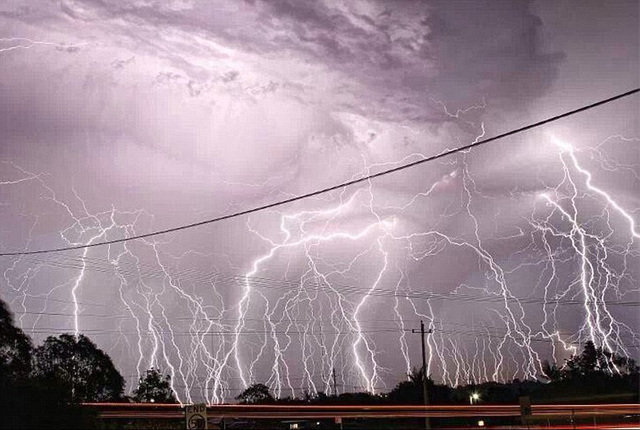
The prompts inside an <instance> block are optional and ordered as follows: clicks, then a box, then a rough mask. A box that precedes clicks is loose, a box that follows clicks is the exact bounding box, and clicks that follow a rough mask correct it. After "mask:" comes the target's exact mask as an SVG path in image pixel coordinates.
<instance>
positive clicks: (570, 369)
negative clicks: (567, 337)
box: [545, 341, 638, 379]
mask: <svg viewBox="0 0 640 430" xmlns="http://www.w3.org/2000/svg"><path fill="white" fill-rule="evenodd" d="M546 370H549V371H550V372H552V373H553V376H554V377H556V379H572V378H584V377H589V376H591V375H594V374H603V373H604V374H608V375H637V374H638V366H637V365H636V362H635V361H634V360H633V359H631V358H628V357H623V356H621V355H618V354H615V353H612V352H609V351H607V350H605V349H604V348H602V347H596V346H595V344H594V343H593V342H592V341H587V342H586V343H585V345H584V350H583V351H582V353H580V354H577V355H574V356H572V357H571V358H570V359H569V360H567V363H566V365H565V367H564V368H563V369H560V370H559V371H557V369H553V368H551V367H550V368H549V369H545V371H546ZM554 370H556V372H553V371H554ZM548 376H549V377H550V378H551V379H553V378H552V375H548Z"/></svg>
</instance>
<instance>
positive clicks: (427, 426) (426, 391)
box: [411, 320, 433, 430]
mask: <svg viewBox="0 0 640 430" xmlns="http://www.w3.org/2000/svg"><path fill="white" fill-rule="evenodd" d="M411 333H420V334H421V335H422V398H423V399H424V405H425V406H429V389H428V388H427V354H426V352H425V351H426V350H425V334H430V333H433V331H432V330H431V329H429V330H426V331H425V329H424V321H422V320H420V330H419V331H418V330H416V329H412V330H411ZM424 428H425V429H426V430H430V429H431V422H430V420H429V416H428V415H427V416H425V418H424Z"/></svg>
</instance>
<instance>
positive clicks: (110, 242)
mask: <svg viewBox="0 0 640 430" xmlns="http://www.w3.org/2000/svg"><path fill="white" fill-rule="evenodd" d="M638 92H640V88H635V89H633V90H631V91H627V92H624V93H621V94H617V95H615V96H613V97H609V98H607V99H604V100H600V101H597V102H594V103H591V104H589V105H586V106H582V107H580V108H578V109H574V110H571V111H568V112H565V113H562V114H560V115H556V116H553V117H550V118H547V119H543V120H541V121H538V122H535V123H533V124H529V125H525V126H523V127H520V128H517V129H514V130H511V131H508V132H506V133H502V134H499V135H497V136H494V137H490V138H488V139H484V140H480V141H477V142H473V143H470V144H469V145H464V146H460V147H458V148H454V149H450V150H447V151H443V152H441V153H439V154H436V155H432V156H431V157H427V158H423V159H421V160H418V161H414V162H411V163H408V164H403V165H402V166H398V167H394V168H391V169H388V170H383V171H381V172H378V173H374V174H371V175H367V176H363V177H362V178H359V179H353V180H351V181H347V182H342V183H340V184H337V185H332V186H330V187H327V188H322V189H320V190H316V191H312V192H310V193H306V194H301V195H299V196H295V197H291V198H288V199H284V200H279V201H276V202H273V203H269V204H266V205H262V206H256V207H254V208H251V209H246V210H244V211H239V212H234V213H231V214H227V215H223V216H220V217H216V218H211V219H207V220H204V221H199V222H195V223H191V224H185V225H181V226H178V227H172V228H168V229H164V230H157V231H154V232H150V233H145V234H140V235H136V236H131V237H126V238H121V239H113V240H108V241H104V242H97V243H91V244H87V245H77V246H67V247H61V248H52V249H39V250H35V251H15V252H3V253H0V257H16V256H20V255H34V254H48V253H54V252H63V251H75V250H79V249H86V248H94V247H98V246H104V245H114V244H116V243H123V242H127V241H130V240H138V239H144V238H148V237H153V236H159V235H163V234H167V233H174V232H177V231H181V230H187V229H191V228H195V227H200V226H203V225H207V224H213V223H216V222H220V221H224V220H228V219H231V218H237V217H240V216H244V215H249V214H252V213H255V212H261V211H264V210H266V209H271V208H274V207H278V206H282V205H286V204H289V203H293V202H296V201H299V200H304V199H308V198H309V197H315V196H318V195H321V194H325V193H328V192H331V191H335V190H338V189H341V188H345V187H349V186H351V185H356V184H360V183H362V182H367V181H370V180H371V179H376V178H379V177H382V176H385V175H389V174H392V173H396V172H399V171H401V170H405V169H409V168H411V167H415V166H418V165H421V164H424V163H428V162H430V161H434V160H437V159H439V158H443V157H446V156H448V155H452V154H455V153H457V152H461V151H466V150H468V149H471V148H475V147H477V146H480V145H484V144H486V143H490V142H493V141H496V140H499V139H503V138H505V137H509V136H513V135H515V134H519V133H522V132H524V131H527V130H531V129H533V128H537V127H540V126H542V125H545V124H549V123H551V122H555V121H558V120H560V119H563V118H566V117H568V116H572V115H575V114H577V113H580V112H584V111H587V110H590V109H593V108H595V107H598V106H602V105H604V104H607V103H611V102H613V101H615V100H618V99H621V98H624V97H628V96H630V95H633V94H636V93H638Z"/></svg>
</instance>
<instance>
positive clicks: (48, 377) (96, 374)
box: [34, 334, 124, 403]
mask: <svg viewBox="0 0 640 430" xmlns="http://www.w3.org/2000/svg"><path fill="white" fill-rule="evenodd" d="M34 374H35V376H36V378H38V379H39V380H40V381H41V383H43V384H48V385H55V386H57V387H60V389H61V395H62V396H63V397H64V399H65V400H66V401H68V402H71V403H78V402H104V401H117V400H120V399H121V398H122V393H123V391H124V379H123V378H122V376H121V375H120V373H118V371H117V370H116V368H115V366H114V365H113V362H112V361H111V358H109V356H108V355H107V354H105V353H104V352H103V351H102V350H100V349H98V347H96V345H95V344H94V343H93V342H91V340H89V339H88V338H87V337H86V336H84V335H78V336H73V335H71V334H63V335H60V336H59V337H53V336H50V337H48V338H47V339H46V340H45V341H44V343H43V344H42V345H41V346H39V347H38V348H36V349H35V353H34Z"/></svg>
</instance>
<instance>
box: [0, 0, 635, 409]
mask: <svg viewBox="0 0 640 430" xmlns="http://www.w3.org/2000/svg"><path fill="white" fill-rule="evenodd" d="M639 16H640V10H639V5H638V3H637V2H636V1H617V0H615V1H608V2H599V1H555V2H546V1H532V2H528V1H519V2H514V1H510V2H507V1H486V2H485V1H360V0H349V1H339V0H323V1H313V2H312V1H293V0H290V1H286V0H281V1H279V0H274V1H259V0H255V1H248V0H247V1H190V0H174V1H160V0H158V1H156V0H136V1H128V2H123V1H119V0H86V1H84V0H60V1H56V2H39V1H12V0H9V1H5V2H3V3H2V4H1V5H0V219H1V220H2V222H1V223H0V249H1V250H3V251H15V250H23V249H44V248H51V247H60V246H65V245H69V244H87V243H95V242H100V241H103V240H105V239H114V238H120V237H124V236H125V235H127V236H131V235H134V234H140V233H147V232H150V231H153V230H158V229H164V228H169V227H174V226H177V225H181V224H187V223H191V222H196V221H199V220H202V219H205V218H209V217H213V216H219V215H223V214H226V213H229V212H232V211H236V210H241V209H246V208H249V207H252V206H256V205H261V204H265V203H268V202H271V201H275V200H277V199H281V198H286V197H289V196H292V195H296V194H300V193H306V192H309V191H312V190H314V189H317V188H322V187H326V186H329V185H332V184H335V183H339V182H342V181H346V180H349V179H351V178H356V177H358V176H361V175H364V174H367V173H374V172H376V171H380V170H382V169H386V168H390V167H394V166H397V165H400V164H403V163H406V162H410V161H415V160H418V159H420V158H421V157H426V156H430V155H433V154H436V153H438V152H440V151H442V150H444V149H448V148H454V147H456V146H460V145H465V144H468V143H470V142H472V141H474V140H475V139H479V138H481V137H483V136H484V137H489V136H493V135H496V134H499V133H501V132H505V131H508V130H509V129H511V128H515V127H518V126H521V125H525V124H527V123H530V122H535V121H538V120H540V119H543V118H546V117H549V116H552V115H556V114H559V113H561V112H563V111H565V110H569V109H573V108H576V107H579V106H581V105H583V104H588V103H591V102H593V101H596V100H599V99H602V98H605V97H609V96H611V95H614V94H616V93H620V92H624V91H627V90H630V89H632V88H635V87H638V86H639V81H640V78H639V74H638V65H639V58H638V57H639V52H640V43H639V40H640V37H639V36H640V27H639V26H640V24H639ZM638 100H639V99H638V97H637V96H633V97H630V98H627V99H624V100H621V101H618V102H615V103H613V104H611V105H607V106H604V107H600V108H598V109H595V110H592V111H589V112H587V113H584V114H580V115H578V116H575V117H572V118H569V119H566V120H563V121H562V122H559V123H556V124H553V125H551V126H547V127H544V128H541V129H537V130H534V131H531V132H528V133H526V134H522V135H519V136H517V137H513V138H509V139H504V140H502V141H498V142H495V143H492V144H490V145H489V146H486V147H482V148H479V149H477V150H473V151H471V152H469V153H466V154H458V155H456V156H451V157H448V158H446V159H442V160H439V161H437V162H434V163H430V164H427V165H423V166H422V167H418V168H415V169H411V170H407V171H404V172H402V173H398V174H395V175H392V176H388V177H385V178H382V179H380V180H376V181H374V182H372V183H370V184H365V185H364V186H360V187H353V188H350V189H346V190H343V191H341V192H334V193H331V194H327V195H324V196H321V197H319V198H316V199H310V200H307V201H302V202H298V203H296V204H293V205H289V206H286V207H280V208H278V210H274V211H269V212H264V213H260V214H254V215H252V216H250V217H242V218H237V219H234V220H230V221H225V222H222V223H219V224H216V225H211V226H207V227H203V228H198V229H194V230H191V231H185V232H182V233H178V234H172V235H167V236H162V237H156V238H153V239H149V240H146V241H144V242H142V241H136V242H128V243H127V245H126V246H122V245H118V246H113V247H111V248H107V247H103V248H94V249H91V250H89V251H87V252H83V251H76V252H70V253H64V254H49V255H46V256H39V257H37V258H35V257H24V258H2V259H0V270H1V271H2V272H3V274H4V276H3V278H0V281H1V287H0V288H1V289H0V297H2V298H3V299H4V300H7V301H8V302H9V303H10V305H11V307H12V309H13V311H14V312H15V313H16V318H17V320H18V321H19V323H20V324H22V327H23V328H24V329H25V331H27V332H29V333H32V335H33V337H34V339H35V340H36V342H38V341H40V340H41V339H42V338H43V337H44V336H46V335H49V334H58V333H61V332H66V331H71V332H73V331H75V330H78V331H80V332H84V333H86V334H87V335H88V336H89V337H90V338H92V339H93V340H94V341H95V342H97V343H98V345H99V346H100V347H102V348H103V349H105V350H106V351H107V352H108V353H109V354H110V355H111V356H112V357H113V358H114V360H115V361H116V364H117V366H118V367H119V369H120V370H121V373H122V374H123V375H124V376H125V378H126V379H127V381H128V386H129V388H135V382H136V380H137V378H138V375H139V374H140V373H141V372H144V370H145V369H147V368H148V367H150V366H155V367H159V368H161V369H162V370H163V371H165V372H167V373H170V374H171V375H173V383H174V388H175V390H176V392H177V394H178V396H179V397H180V400H181V401H192V400H202V399H206V400H208V401H229V400H231V399H232V398H233V397H234V396H235V395H237V393H238V392H239V390H241V389H242V388H243V386H245V385H246V384H249V383H252V382H265V383H268V384H269V386H270V387H271V388H272V389H273V390H274V392H275V393H276V394H277V395H280V396H288V395H300V394H301V393H302V392H303V391H304V390H306V391H308V392H311V393H313V392H316V391H325V392H329V393H331V392H332V386H331V385H330V379H331V378H330V374H331V370H332V368H336V371H337V373H338V379H339V387H338V389H339V391H341V392H342V391H354V390H369V391H376V392H379V391H385V390H386V389H389V388H391V387H393V385H395V384H396V383H397V382H398V381H400V380H402V378H403V377H404V376H403V375H405V374H406V373H407V371H408V370H410V368H411V367H414V366H419V365H420V361H419V360H420V348H419V346H420V343H419V337H416V335H412V334H411V333H410V329H412V328H416V327H418V326H419V321H420V320H421V319H423V320H424V321H425V322H426V323H427V324H428V325H429V326H430V327H431V328H433V329H434V334H433V335H432V336H430V338H429V366H430V372H431V373H432V375H433V377H434V378H435V379H436V380H437V381H439V382H446V383H449V384H453V385H455V384H465V383H468V382H469V381H470V380H473V381H481V380H487V379H489V380H490V379H498V380H508V379H512V378H514V377H518V378H525V377H529V378H535V377H540V376H542V374H541V369H540V361H541V360H544V359H552V360H553V359H555V360H558V361H561V360H563V359H564V358H566V357H568V356H569V355H570V354H571V352H572V351H573V350H574V349H575V348H579V347H580V344H581V343H583V342H584V341H586V340H588V339H593V340H595V341H596V342H597V343H598V344H603V345H605V346H606V347H608V348H610V349H614V350H616V351H618V352H620V353H623V354H629V355H632V356H635V357H637V356H638V345H639V344H640V339H639V338H638V337H637V336H636V335H635V333H636V332H637V331H638V329H639V323H640V321H639V319H638V311H637V306H635V305H634V302H635V304H637V302H638V290H639V285H638V276H640V270H639V266H640V265H639V264H638V263H639V261H638V258H639V252H640V248H639V247H638V244H639V237H638V232H639V231H640V228H639V227H638V226H636V225H635V223H636V222H637V220H638V211H639V210H640V197H639V196H640V193H639V192H638V190H639V188H638V186H639V183H640V164H639V163H640V156H639V151H638V144H640V141H639V140H638V139H639V138H640V131H639V130H638V117H639V113H640V111H639V102H638Z"/></svg>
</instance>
